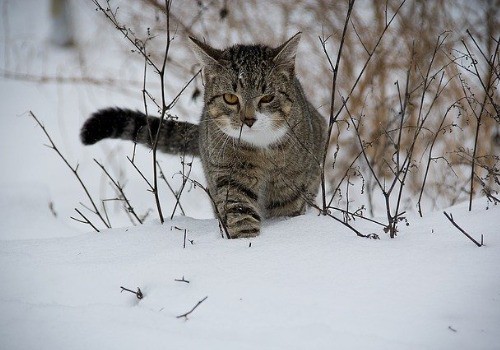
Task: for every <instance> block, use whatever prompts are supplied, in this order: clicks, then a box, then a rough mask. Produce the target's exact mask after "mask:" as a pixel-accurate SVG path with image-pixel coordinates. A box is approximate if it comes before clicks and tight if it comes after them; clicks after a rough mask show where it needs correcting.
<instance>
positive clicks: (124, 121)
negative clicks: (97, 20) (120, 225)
mask: <svg viewBox="0 0 500 350" xmlns="http://www.w3.org/2000/svg"><path fill="white" fill-rule="evenodd" d="M190 39H191V42H192V45H191V46H192V48H193V50H194V53H195V54H196V56H197V58H198V60H199V61H200V62H201V64H202V67H203V80H204V85H205V96H204V108H203V112H202V115H201V120H200V123H199V124H198V125H196V124H191V123H186V122H180V121H176V120H164V121H163V122H162V125H161V130H160V136H159V143H158V149H159V150H161V151H164V152H166V153H171V154H190V155H195V156H200V157H201V161H202V164H203V168H204V171H205V176H206V179H207V182H208V190H209V192H210V193H211V196H212V198H213V199H214V202H215V203H214V205H216V207H217V208H215V209H216V210H217V212H218V213H219V216H220V218H221V219H222V220H223V223H224V224H225V227H226V228H227V230H228V233H229V235H230V237H231V238H238V237H253V236H256V235H258V234H259V232H260V228H261V220H262V218H263V217H277V216H295V215H300V214H303V213H304V212H305V209H306V205H307V204H308V203H311V202H313V201H314V199H315V197H316V195H317V191H318V187H319V183H320V159H321V156H320V154H321V152H322V149H323V147H324V142H325V121H324V119H323V118H322V117H321V115H320V114H319V113H318V112H317V111H316V109H315V108H314V107H313V106H312V105H311V104H310V103H309V102H308V101H307V99H306V97H305V95H304V91H303V90H302V87H301V85H300V83H299V81H298V80H297V78H296V77H295V72H294V70H295V56H296V52H297V46H298V44H299V40H300V33H297V34H296V35H294V36H293V37H292V38H290V39H289V40H288V41H286V42H285V43H284V44H282V45H280V46H279V47H276V48H272V47H268V46H264V45H235V46H232V47H229V48H227V49H225V50H219V49H216V48H213V47H211V46H209V45H207V44H206V43H203V42H200V41H199V40H197V39H195V38H192V37H191V38H190ZM159 125H160V119H159V118H155V117H149V116H146V115H144V114H142V113H140V112H137V111H131V110H124V109H119V108H109V109H104V110H100V111H98V112H96V113H94V114H93V115H92V116H91V117H90V118H89V119H88V120H87V121H86V122H85V124H84V125H83V127H82V130H81V135H80V136H81V140H82V142H83V143H84V144H86V145H90V144H94V143H96V142H97V141H100V140H102V139H104V138H121V139H125V140H132V141H134V142H137V143H141V144H145V145H148V146H151V145H152V138H151V136H150V135H153V138H154V135H156V131H157V130H158V127H159Z"/></svg>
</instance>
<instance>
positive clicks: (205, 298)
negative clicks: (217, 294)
mask: <svg viewBox="0 0 500 350" xmlns="http://www.w3.org/2000/svg"><path fill="white" fill-rule="evenodd" d="M207 298H208V295H207V296H206V297H204V298H203V299H201V300H200V301H199V302H197V303H196V305H195V306H193V308H192V309H191V310H189V311H188V312H186V313H184V314H182V315H179V316H177V317H176V318H182V317H184V318H186V320H187V317H188V316H189V315H190V314H191V313H192V312H193V311H194V310H195V309H196V308H197V307H198V306H200V304H201V303H203V302H204V301H205V300H207Z"/></svg>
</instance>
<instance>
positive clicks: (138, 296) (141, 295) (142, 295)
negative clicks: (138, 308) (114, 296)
mask: <svg viewBox="0 0 500 350" xmlns="http://www.w3.org/2000/svg"><path fill="white" fill-rule="evenodd" d="M120 288H121V289H122V290H121V292H120V293H122V292H123V291H126V292H130V293H132V294H135V296H136V297H137V299H142V298H144V294H142V292H141V288H139V287H137V292H134V291H133V290H130V289H127V288H125V287H120Z"/></svg>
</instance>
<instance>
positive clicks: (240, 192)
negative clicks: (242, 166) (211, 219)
mask: <svg viewBox="0 0 500 350" xmlns="http://www.w3.org/2000/svg"><path fill="white" fill-rule="evenodd" d="M259 180H260V179H259V178H258V177H255V176H248V174H245V176H243V175H242V174H237V173H228V174H223V175H219V176H217V177H216V178H215V179H214V187H215V188H214V190H215V191H211V192H212V193H213V192H215V193H216V195H215V198H214V200H215V205H216V206H217V211H218V213H219V215H220V219H221V220H223V222H224V223H225V225H226V227H227V230H228V234H229V236H230V237H231V238H247V237H255V236H257V235H258V234H259V233H260V224H261V214H260V209H259V204H258V200H259V198H258V195H259V187H260V186H259V183H260V181H259Z"/></svg>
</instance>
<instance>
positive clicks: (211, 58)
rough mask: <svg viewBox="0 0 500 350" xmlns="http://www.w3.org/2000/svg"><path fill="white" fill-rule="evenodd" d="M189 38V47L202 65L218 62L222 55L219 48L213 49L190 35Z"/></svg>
mask: <svg viewBox="0 0 500 350" xmlns="http://www.w3.org/2000/svg"><path fill="white" fill-rule="evenodd" d="M189 40H190V41H191V43H190V46H191V49H192V50H193V52H194V54H195V55H196V58H197V59H198V61H200V63H201V64H202V65H203V66H209V65H214V64H216V65H217V64H219V60H220V59H221V57H222V51H221V50H218V49H215V48H213V47H211V46H209V45H207V44H205V43H203V42H201V41H199V40H198V39H196V38H195V37H192V36H190V37H189Z"/></svg>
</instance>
